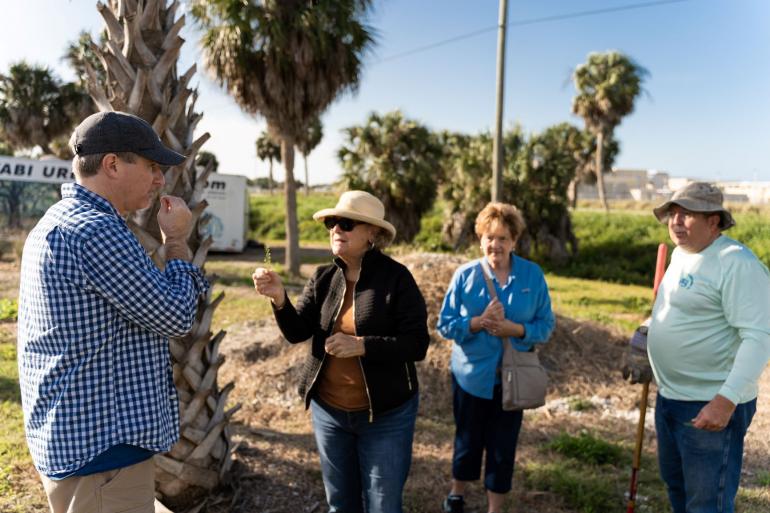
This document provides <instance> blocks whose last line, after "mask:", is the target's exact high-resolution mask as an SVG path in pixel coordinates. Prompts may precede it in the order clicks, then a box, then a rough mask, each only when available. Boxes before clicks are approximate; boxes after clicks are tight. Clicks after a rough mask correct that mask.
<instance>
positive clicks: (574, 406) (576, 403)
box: [567, 397, 596, 411]
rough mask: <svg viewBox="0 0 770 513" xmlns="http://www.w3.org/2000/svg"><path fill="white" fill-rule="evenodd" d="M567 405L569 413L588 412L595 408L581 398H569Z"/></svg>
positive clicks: (592, 404)
mask: <svg viewBox="0 0 770 513" xmlns="http://www.w3.org/2000/svg"><path fill="white" fill-rule="evenodd" d="M567 405H568V406H569V409H570V410H571V411H590V410H593V409H594V408H596V407H595V406H594V403H592V402H591V401H589V400H587V399H584V398H582V397H570V398H569V399H568V400H567Z"/></svg>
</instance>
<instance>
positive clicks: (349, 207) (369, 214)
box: [313, 191, 396, 241]
mask: <svg viewBox="0 0 770 513" xmlns="http://www.w3.org/2000/svg"><path fill="white" fill-rule="evenodd" d="M327 217H346V218H348V219H353V220H354V221H363V222H364V223H368V224H371V225H373V226H379V227H380V228H382V229H384V230H385V231H386V232H387V233H388V235H389V236H390V240H391V241H392V240H393V239H394V238H395V236H396V228H395V227H394V226H393V225H392V224H390V223H389V222H387V221H386V220H385V207H384V206H383V204H382V202H381V201H380V200H378V199H377V198H375V197H374V196H372V195H371V194H369V193H368V192H365V191H347V192H343V193H342V195H341V196H340V199H339V200H338V201H337V205H336V206H335V207H334V208H325V209H323V210H319V211H318V212H316V213H315V214H313V219H315V220H316V221H323V220H324V219H325V218H327Z"/></svg>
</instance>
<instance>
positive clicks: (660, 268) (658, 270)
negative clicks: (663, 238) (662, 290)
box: [652, 244, 668, 297]
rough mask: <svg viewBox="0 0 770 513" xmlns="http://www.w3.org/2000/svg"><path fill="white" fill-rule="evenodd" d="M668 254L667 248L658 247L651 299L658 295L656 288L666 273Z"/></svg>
mask: <svg viewBox="0 0 770 513" xmlns="http://www.w3.org/2000/svg"><path fill="white" fill-rule="evenodd" d="M667 254H668V246H666V245H665V244H660V245H659V246H658V259H657V260H656V261H655V280H654V281H653V286H652V295H653V297H655V296H657V295H658V287H659V286H660V282H661V281H663V273H665V272H666V256H667Z"/></svg>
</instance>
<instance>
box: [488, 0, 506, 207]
mask: <svg viewBox="0 0 770 513" xmlns="http://www.w3.org/2000/svg"><path fill="white" fill-rule="evenodd" d="M499 19H500V24H499V25H498V28H497V108H496V112H495V140H494V142H493V145H492V201H502V200H503V85H504V82H505V26H506V24H507V19H508V0H500V16H499Z"/></svg>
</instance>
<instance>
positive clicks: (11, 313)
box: [0, 298, 19, 322]
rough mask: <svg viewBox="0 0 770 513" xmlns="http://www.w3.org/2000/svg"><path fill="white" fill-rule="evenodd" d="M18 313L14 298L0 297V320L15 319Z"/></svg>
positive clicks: (17, 305)
mask: <svg viewBox="0 0 770 513" xmlns="http://www.w3.org/2000/svg"><path fill="white" fill-rule="evenodd" d="M18 314H19V304H18V302H17V301H16V300H15V299H9V298H2V299H0V322H2V321H15V320H16V316H17V315H18Z"/></svg>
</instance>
